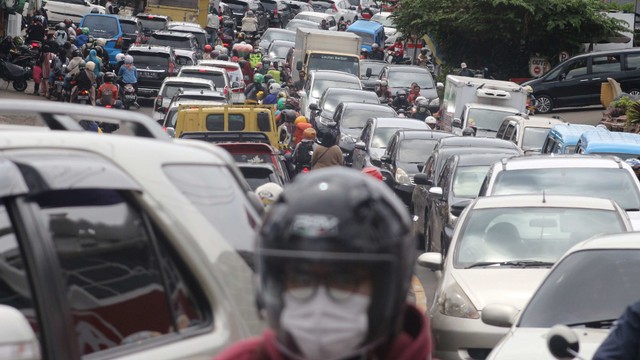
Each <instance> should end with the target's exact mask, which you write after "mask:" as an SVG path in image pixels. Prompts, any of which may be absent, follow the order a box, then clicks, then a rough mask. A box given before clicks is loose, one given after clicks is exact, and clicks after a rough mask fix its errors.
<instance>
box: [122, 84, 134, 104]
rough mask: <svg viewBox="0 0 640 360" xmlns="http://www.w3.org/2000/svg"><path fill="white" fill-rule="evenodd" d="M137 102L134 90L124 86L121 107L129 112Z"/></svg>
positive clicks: (128, 85) (131, 86)
mask: <svg viewBox="0 0 640 360" xmlns="http://www.w3.org/2000/svg"><path fill="white" fill-rule="evenodd" d="M137 101H138V95H137V94H136V88H134V87H133V85H131V84H125V85H124V87H123V91H122V106H123V107H124V109H125V110H129V108H130V107H131V106H135V105H136V103H137Z"/></svg>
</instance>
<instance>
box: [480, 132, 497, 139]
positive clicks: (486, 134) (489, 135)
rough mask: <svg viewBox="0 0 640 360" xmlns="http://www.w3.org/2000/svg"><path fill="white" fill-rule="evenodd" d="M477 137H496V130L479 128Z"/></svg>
mask: <svg viewBox="0 0 640 360" xmlns="http://www.w3.org/2000/svg"><path fill="white" fill-rule="evenodd" d="M476 137H486V138H495V137H496V131H487V130H478V131H476Z"/></svg>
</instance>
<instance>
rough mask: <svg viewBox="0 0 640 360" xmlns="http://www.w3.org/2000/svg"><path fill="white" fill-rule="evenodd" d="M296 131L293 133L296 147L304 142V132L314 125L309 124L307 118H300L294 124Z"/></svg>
mask: <svg viewBox="0 0 640 360" xmlns="http://www.w3.org/2000/svg"><path fill="white" fill-rule="evenodd" d="M293 125H294V128H295V129H294V131H293V141H294V142H295V144H296V145H298V144H299V143H300V141H302V138H303V134H304V131H305V130H307V129H308V128H312V127H313V125H311V124H309V122H308V121H307V118H306V117H304V116H298V117H297V118H296V120H295V121H294V122H293Z"/></svg>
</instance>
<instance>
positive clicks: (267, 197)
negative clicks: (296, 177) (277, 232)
mask: <svg viewBox="0 0 640 360" xmlns="http://www.w3.org/2000/svg"><path fill="white" fill-rule="evenodd" d="M280 194H282V186H280V185H278V184H276V183H272V182H270V183H266V184H262V185H260V186H258V187H257V188H256V195H258V197H259V198H260V200H261V201H262V204H263V205H264V206H265V207H266V208H269V207H270V206H271V205H272V204H273V203H274V202H276V200H278V197H279V196H280Z"/></svg>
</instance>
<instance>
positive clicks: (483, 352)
mask: <svg viewBox="0 0 640 360" xmlns="http://www.w3.org/2000/svg"><path fill="white" fill-rule="evenodd" d="M431 329H432V332H433V338H434V340H435V348H436V357H437V358H439V359H441V360H469V359H484V358H486V357H487V356H488V355H489V353H490V352H491V349H493V347H495V346H496V345H497V344H498V342H499V341H500V339H502V337H504V336H505V335H506V334H507V332H508V331H509V329H508V328H500V327H497V326H490V325H487V324H485V323H483V322H482V320H480V319H462V318H457V317H453V316H446V315H444V314H442V313H441V312H440V311H439V310H438V309H437V308H436V307H435V305H434V309H433V311H432V313H431Z"/></svg>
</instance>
